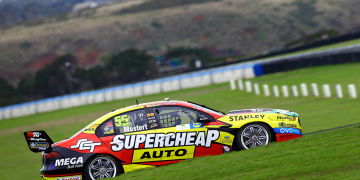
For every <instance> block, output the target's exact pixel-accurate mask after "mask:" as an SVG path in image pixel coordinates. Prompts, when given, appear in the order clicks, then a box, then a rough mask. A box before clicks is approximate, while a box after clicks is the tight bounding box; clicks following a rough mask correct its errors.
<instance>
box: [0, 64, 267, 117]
mask: <svg viewBox="0 0 360 180" xmlns="http://www.w3.org/2000/svg"><path fill="white" fill-rule="evenodd" d="M261 74H262V69H261V65H259V64H257V63H238V64H232V65H228V66H223V67H217V68H212V69H206V70H200V71H196V72H192V73H186V74H181V75H176V76H171V77H165V78H159V79H154V80H149V81H144V82H139V83H133V84H128V85H121V86H115V87H111V88H105V89H99V90H94V91H87V92H82V93H78V94H70V95H65V96H59V97H53V98H47V99H43V100H38V101H32V102H27V103H21V104H15V105H11V106H6V107H2V108H0V119H9V118H14V117H21V116H27V115H32V114H37V113H42V112H49V111H55V110H60V109H67V108H71V107H76V106H82V105H88V104H94V103H101V102H109V101H114V100H120V99H126V98H132V97H139V96H143V95H150V94H157V93H161V92H169V91H176V90H180V89H187V88H194V87H200V86H206V85H210V84H217V83H223V82H227V81H229V80H230V79H233V78H237V79H239V78H253V77H255V76H258V75H261Z"/></svg>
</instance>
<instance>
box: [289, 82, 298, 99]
mask: <svg viewBox="0 0 360 180" xmlns="http://www.w3.org/2000/svg"><path fill="white" fill-rule="evenodd" d="M291 90H292V93H293V96H294V97H299V91H298V88H297V86H296V85H292V86H291Z"/></svg>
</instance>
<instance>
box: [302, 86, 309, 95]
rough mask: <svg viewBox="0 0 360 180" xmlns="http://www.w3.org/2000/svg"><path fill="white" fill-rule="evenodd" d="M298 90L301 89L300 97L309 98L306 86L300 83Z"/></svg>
mask: <svg viewBox="0 0 360 180" xmlns="http://www.w3.org/2000/svg"><path fill="white" fill-rule="evenodd" d="M300 89H301V94H302V96H304V97H307V96H309V92H308V89H307V85H306V84H305V83H301V84H300Z"/></svg>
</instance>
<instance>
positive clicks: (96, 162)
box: [84, 155, 120, 180]
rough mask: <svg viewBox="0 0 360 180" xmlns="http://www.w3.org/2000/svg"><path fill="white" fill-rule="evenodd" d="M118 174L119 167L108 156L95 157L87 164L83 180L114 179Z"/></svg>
mask: <svg viewBox="0 0 360 180" xmlns="http://www.w3.org/2000/svg"><path fill="white" fill-rule="evenodd" d="M119 174H120V165H119V164H118V163H117V162H116V160H115V159H114V158H112V157H110V156H106V155H100V156H96V157H95V158H93V159H92V160H90V161H89V163H87V165H86V167H85V172H84V179H85V180H95V179H104V178H110V177H115V176H117V175H119Z"/></svg>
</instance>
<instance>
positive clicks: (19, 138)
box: [0, 63, 360, 180]
mask: <svg viewBox="0 0 360 180" xmlns="http://www.w3.org/2000/svg"><path fill="white" fill-rule="evenodd" d="M359 66H360V64H359V63H356V64H346V65H338V66H326V67H317V68H309V69H301V70H297V71H293V72H288V73H281V74H274V75H268V76H264V77H261V78H255V79H254V81H259V82H267V83H271V82H273V83H274V82H277V83H278V82H279V81H277V80H278V79H282V80H283V81H282V82H284V83H285V80H286V81H291V82H292V83H300V82H304V80H306V82H311V81H316V82H321V83H325V82H334V81H335V80H334V81H332V79H333V77H336V76H341V77H342V78H341V79H338V80H339V81H344V82H358V77H359V75H360V71H358V70H356V67H359ZM349 69H352V70H349ZM300 72H301V76H300ZM330 74H331V75H330ZM317 77H321V78H317ZM303 78H304V79H303ZM165 97H170V98H172V99H179V100H190V101H194V102H198V103H202V104H206V105H209V106H210V107H213V108H216V109H219V110H223V111H226V112H228V111H230V110H234V109H242V108H256V107H259V108H260V107H262V108H266V107H270V108H280V109H288V110H293V111H296V112H298V113H299V114H300V115H301V119H302V124H303V126H304V132H305V133H309V132H313V131H317V130H323V129H327V128H333V127H337V126H344V125H348V124H353V123H359V122H360V121H359V114H358V113H359V110H358V109H359V108H358V107H360V101H359V99H336V98H330V99H325V98H314V97H307V98H274V97H263V96H255V95H254V94H248V93H245V92H240V91H230V90H229V84H228V83H224V84H218V85H211V86H206V87H201V88H195V89H187V90H181V91H176V92H169V93H162V94H157V95H151V96H144V97H141V98H138V99H139V100H140V102H148V101H155V100H161V99H164V98H165ZM133 104H135V99H134V98H132V99H126V100H120V101H113V102H107V103H101V104H93V105H89V106H83V107H76V108H72V109H66V110H61V111H55V112H49V113H43V114H39V115H33V116H27V117H21V118H15V119H8V120H2V121H0V144H1V147H2V148H1V149H0V153H1V154H2V155H3V156H2V161H1V162H0V179H4V180H10V179H11V180H13V179H19V180H20V179H36V178H37V177H39V169H40V167H41V160H40V158H41V157H40V154H34V153H32V152H30V151H29V150H28V147H27V146H26V143H25V140H24V137H23V134H22V132H23V131H26V130H34V129H44V130H46V131H47V132H48V134H49V135H50V137H52V138H53V140H54V141H59V140H62V139H65V138H67V137H70V136H71V135H73V134H74V133H75V132H77V131H78V130H80V129H81V128H83V127H84V126H85V125H87V124H89V123H90V122H92V121H93V120H95V119H96V118H97V117H99V116H101V115H102V114H105V113H107V112H109V111H111V110H113V109H116V108H119V107H123V106H128V105H133ZM358 134H359V127H358V126H357V127H352V128H348V129H341V130H337V131H331V132H328V133H322V134H314V135H309V136H305V137H303V138H301V139H298V140H294V141H291V142H286V143H274V144H272V145H271V146H269V147H263V148H257V149H254V150H249V151H241V152H236V153H230V154H226V155H224V156H218V157H206V158H200V159H196V160H192V161H186V162H184V163H182V164H178V165H174V166H167V167H164V168H156V169H153V170H144V171H141V172H134V173H129V174H128V175H125V176H122V177H124V178H129V179H131V178H138V179H139V178H140V179H142V178H145V177H143V176H145V175H146V176H150V175H151V176H152V177H154V176H155V177H158V176H160V175H161V176H162V177H175V176H176V177H179V178H193V177H194V178H195V177H199V176H200V175H201V176H202V177H206V178H211V177H213V178H218V177H222V176H225V178H227V179H231V178H235V177H240V176H244V177H247V178H245V179H261V178H266V177H269V178H274V179H275V178H282V179H295V178H297V177H298V176H299V177H300V178H301V179H308V178H332V177H334V178H337V177H339V178H350V177H356V176H355V175H359V172H358V171H357V169H358V168H359V154H358V153H357V151H356V150H357V149H356V147H358V146H359V142H358V141H356V139H357V137H358ZM324 147H325V148H324ZM205 162H206V163H205ZM204 163H205V164H204ZM212 167H216V168H215V169H211V168H212ZM174 168H175V169H178V170H177V171H176V172H175V171H174ZM177 172H178V173H179V174H177ZM252 176H253V178H252ZM39 179H40V178H39Z"/></svg>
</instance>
